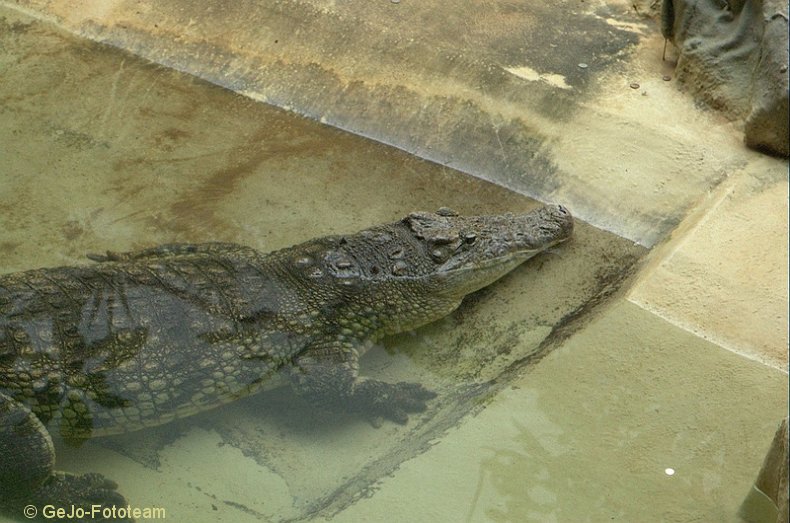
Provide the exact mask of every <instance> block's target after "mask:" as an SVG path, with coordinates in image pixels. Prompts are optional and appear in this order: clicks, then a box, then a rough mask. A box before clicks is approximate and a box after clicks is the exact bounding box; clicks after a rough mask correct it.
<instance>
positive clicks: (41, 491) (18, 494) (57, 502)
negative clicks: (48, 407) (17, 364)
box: [0, 393, 130, 523]
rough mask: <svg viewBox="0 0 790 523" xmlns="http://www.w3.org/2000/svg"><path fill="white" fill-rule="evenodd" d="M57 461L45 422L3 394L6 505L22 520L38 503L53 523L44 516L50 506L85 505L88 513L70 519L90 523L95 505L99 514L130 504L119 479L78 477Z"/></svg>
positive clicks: (0, 486) (0, 425)
mask: <svg viewBox="0 0 790 523" xmlns="http://www.w3.org/2000/svg"><path fill="white" fill-rule="evenodd" d="M54 464H55V448H54V447H53V445H52V439H51V438H50V436H49V433H48V432H47V429H46V428H45V427H44V425H43V424H42V423H41V421H40V420H39V419H38V418H37V417H36V416H35V414H33V413H32V412H31V411H30V409H28V408H27V407H25V406H24V405H22V404H21V403H19V402H16V401H14V400H13V399H11V398H10V397H8V396H7V395H5V394H3V393H0V509H2V510H3V511H4V512H6V513H7V514H9V515H10V516H15V517H19V518H20V519H21V515H22V514H23V513H24V514H25V515H26V516H28V515H29V513H27V512H23V511H24V510H25V507H27V506H28V505H32V506H33V507H35V509H36V511H37V512H38V517H40V518H42V519H41V521H53V519H43V514H42V510H43V509H44V506H45V505H52V506H53V507H55V508H63V509H65V510H66V511H68V512H70V511H71V507H72V506H74V507H78V508H82V509H84V510H85V511H86V513H85V515H86V517H85V519H79V518H76V519H75V518H71V519H69V520H68V521H75V522H78V523H81V522H86V523H87V522H88V521H97V519H95V518H93V517H91V514H92V511H91V508H92V507H94V506H98V508H99V512H97V513H101V509H103V508H104V507H112V506H117V507H125V506H126V500H125V499H124V497H123V496H121V495H120V494H119V493H118V492H117V491H116V490H115V489H116V485H115V483H113V482H112V481H110V480H108V479H106V478H105V477H104V476H102V475H101V474H84V475H82V476H76V475H73V474H67V473H64V472H58V471H55V470H54V469H53V466H54ZM28 510H30V509H29V507H28ZM54 521H59V520H57V519H55V520H54ZM98 521H108V520H106V519H99V520H98ZM114 521H130V520H129V519H117V520H114Z"/></svg>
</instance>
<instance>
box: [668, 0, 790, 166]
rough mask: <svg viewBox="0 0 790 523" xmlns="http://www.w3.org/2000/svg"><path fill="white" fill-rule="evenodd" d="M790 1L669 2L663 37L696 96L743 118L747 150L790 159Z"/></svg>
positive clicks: (694, 0) (679, 78)
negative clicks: (789, 23) (673, 48)
mask: <svg viewBox="0 0 790 523" xmlns="http://www.w3.org/2000/svg"><path fill="white" fill-rule="evenodd" d="M787 17H788V1H787V0H764V1H762V0H740V1H737V2H722V1H719V0H680V1H678V0H664V2H663V4H662V13H661V18H662V32H663V34H664V36H665V37H666V38H669V39H671V40H672V41H673V42H674V43H675V45H676V46H677V48H678V53H679V56H678V62H677V76H678V80H679V81H680V82H682V83H683V84H684V85H685V86H686V87H687V88H688V89H689V90H690V91H691V92H692V93H693V94H694V95H695V96H696V97H698V98H700V99H701V100H703V101H705V102H706V103H707V104H708V105H710V106H711V107H713V108H715V109H719V110H721V111H723V112H724V113H725V114H727V115H728V116H729V117H731V118H733V119H737V120H744V119H745V142H746V144H747V145H748V146H749V147H752V148H755V149H758V150H762V151H765V152H768V153H770V154H775V155H780V156H784V157H787V156H788V154H790V153H789V151H790V149H789V147H790V146H789V145H788V144H789V142H790V132H789V131H788V116H789V113H788V26H787Z"/></svg>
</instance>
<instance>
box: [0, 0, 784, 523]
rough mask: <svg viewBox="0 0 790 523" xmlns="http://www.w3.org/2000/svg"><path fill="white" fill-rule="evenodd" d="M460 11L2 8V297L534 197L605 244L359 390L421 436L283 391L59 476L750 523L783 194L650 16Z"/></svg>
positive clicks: (314, 506)
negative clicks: (385, 382) (710, 104)
mask: <svg viewBox="0 0 790 523" xmlns="http://www.w3.org/2000/svg"><path fill="white" fill-rule="evenodd" d="M468 4H469V3H468V2H463V3H462V2H449V3H448V2H443V3H441V8H439V4H438V3H434V2H427V3H426V2H421V3H419V4H416V3H412V2H409V1H403V2H401V3H399V4H395V3H391V2H385V1H381V2H370V1H366V2H363V1H349V2H344V3H342V4H339V3H338V4H336V3H334V2H329V1H325V2H322V1H301V2H299V1H285V2H280V3H276V4H271V5H269V4H267V5H258V4H257V3H254V2H242V3H237V4H235V5H236V7H235V8H227V7H222V8H221V5H220V3H212V2H199V3H192V2H189V1H178V2H168V3H164V2H162V3H139V2H133V1H104V2H98V1H95V2H90V1H66V0H50V1H44V0H21V1H18V2H13V3H7V2H0V5H6V8H3V10H0V18H2V19H3V21H2V22H0V36H1V37H2V46H0V48H2V49H3V53H2V55H0V71H1V72H2V75H1V76H0V98H2V100H3V105H2V108H0V112H1V114H3V115H4V117H3V121H2V122H0V133H2V136H1V138H2V139H0V153H1V156H0V169H1V170H2V173H3V182H2V184H1V185H0V195H2V197H1V199H0V206H2V209H3V213H2V220H3V227H2V230H3V232H2V236H0V245H1V246H2V251H1V253H0V254H1V255H2V261H3V265H2V268H3V271H4V272H10V271H14V270H23V269H26V268H30V267H32V266H47V265H59V264H73V263H82V256H83V254H84V253H85V252H90V251H102V250H105V249H111V250H128V249H131V248H135V247H140V246H142V245H143V244H145V245H148V244H152V243H159V242H166V241H176V240H177V241H206V240H212V239H216V240H226V241H238V242H240V243H246V244H249V245H252V246H253V247H256V248H259V249H261V250H264V251H265V250H271V249H274V248H279V247H283V246H287V245H289V244H292V243H294V241H295V238H296V239H298V240H301V239H305V238H309V237H312V236H315V235H319V234H325V233H329V232H338V231H353V230H355V229H358V228H361V227H364V226H367V225H369V224H371V223H377V222H381V221H386V220H390V219H396V218H397V217H398V216H400V215H402V214H403V213H404V212H408V211H410V210H412V209H416V208H427V209H431V208H437V207H439V206H441V205H449V206H451V207H455V208H458V210H460V211H463V212H470V213H472V212H497V211H502V210H506V209H510V210H518V209H522V208H528V207H530V206H533V205H535V202H534V201H532V200H530V199H529V198H526V196H529V197H532V198H535V199H538V200H541V201H560V202H562V203H566V204H567V205H568V206H569V207H570V208H571V209H572V211H573V212H574V214H575V215H576V216H578V217H580V218H581V219H582V220H583V221H584V222H586V224H589V226H588V225H586V224H585V223H580V224H579V225H580V226H579V229H578V232H577V237H576V238H575V240H574V242H573V243H572V244H569V245H568V246H567V247H568V248H567V249H565V250H563V251H561V252H559V253H557V254H558V256H553V257H549V258H548V259H547V260H546V261H545V262H538V263H533V264H530V265H529V266H526V267H524V269H523V270H521V271H518V272H517V273H514V275H512V276H511V277H509V278H507V279H506V280H504V281H502V282H501V283H500V284H498V285H497V286H495V287H494V288H492V289H490V290H488V291H485V292H483V293H481V294H480V295H478V296H475V299H473V300H470V301H469V302H467V303H465V305H464V307H463V308H462V309H461V310H460V311H459V312H458V313H457V314H455V315H454V316H453V317H451V318H449V319H448V320H446V321H444V322H439V324H437V325H434V326H431V327H429V328H428V329H422V330H421V331H420V332H418V333H417V334H416V335H407V336H402V337H400V338H396V339H392V340H388V341H387V342H386V343H385V345H384V346H383V347H380V348H378V349H377V350H376V351H374V352H373V353H372V354H371V355H369V356H368V357H367V358H366V360H365V362H364V365H365V367H366V371H367V373H369V374H371V375H382V376H389V377H391V378H393V379H407V378H410V379H414V376H417V377H419V379H420V381H426V382H429V383H433V384H434V385H435V386H436V387H437V388H438V389H439V390H440V392H441V393H442V394H441V397H442V398H445V399H444V400H442V401H439V402H437V405H436V406H435V407H434V408H432V410H431V411H429V413H427V414H426V416H424V417H422V418H415V419H414V420H412V423H410V425H408V426H407V427H406V428H400V427H392V426H388V425H385V426H383V427H382V428H379V429H374V428H372V427H369V426H367V425H365V424H364V423H361V422H359V421H358V420H353V419H341V420H326V419H322V418H320V417H319V418H317V419H316V418H315V415H311V414H310V410H309V409H306V408H305V407H304V406H299V405H294V404H293V401H292V398H290V397H289V396H288V395H287V394H285V393H283V392H282V391H280V392H274V393H273V394H272V395H270V396H266V397H265V398H264V399H256V398H251V399H249V400H247V401H243V402H239V405H234V406H232V407H231V408H230V409H223V412H221V413H211V414H210V415H208V416H202V417H198V418H197V419H195V420H191V421H190V422H189V423H187V424H184V425H179V426H176V427H175V428H173V427H170V428H166V429H162V430H159V431H156V430H155V431H149V432H148V434H147V435H146V436H145V439H144V442H143V443H140V440H141V437H140V436H139V434H134V435H130V436H129V437H128V438H125V439H124V438H120V439H118V440H112V441H109V442H104V443H101V444H98V443H97V444H94V443H91V444H89V445H88V446H87V448H84V449H78V450H74V449H68V448H64V449H62V453H61V454H60V456H59V459H60V460H61V463H62V466H63V467H64V468H68V469H69V470H77V471H88V470H98V471H101V472H103V473H105V474H107V475H108V476H111V477H113V478H114V479H116V480H117V481H118V482H119V483H120V484H121V485H122V488H123V490H124V493H125V494H126V495H127V497H128V498H129V499H130V500H132V502H133V503H134V504H135V505H137V506H165V507H166V508H167V510H168V517H169V518H170V517H173V518H175V519H176V520H179V516H180V515H185V514H186V515H188V518H189V519H190V520H191V521H267V520H271V521H279V520H295V519H296V520H303V519H310V518H315V519H321V518H331V519H334V520H338V521H371V520H383V518H385V517H386V519H387V520H389V521H414V520H422V521H459V520H466V521H488V520H491V521H538V522H542V521H560V522H564V521H571V522H572V521H612V520H615V521H736V519H735V516H734V515H733V514H734V512H735V509H736V508H737V505H738V503H739V502H740V499H741V498H742V497H743V496H744V495H745V494H746V492H747V491H748V489H749V486H750V483H751V481H752V480H753V477H754V476H755V475H756V473H757V470H758V469H759V466H760V463H761V461H762V456H763V454H764V453H765V451H766V450H767V448H768V445H769V443H770V440H771V437H772V435H773V431H774V429H775V427H776V425H777V424H778V422H779V420H780V419H781V418H782V417H783V416H785V415H786V412H787V403H788V402H787V394H788V388H787V367H788V356H787V349H788V334H787V322H788V315H787V302H788V279H787V273H788V240H787V238H788V221H787V212H788V209H787V206H788V204H787V202H788V179H787V168H788V165H787V162H784V161H780V160H775V159H770V158H766V157H764V156H761V155H759V154H757V153H754V152H751V151H749V150H747V149H746V148H744V147H743V145H742V144H741V143H740V138H739V137H740V133H739V132H738V129H737V128H736V126H735V125H734V124H732V123H730V122H727V121H724V120H723V119H721V118H719V117H718V116H717V115H716V114H711V113H707V112H702V111H700V110H698V109H697V108H695V106H694V103H693V101H691V100H689V99H688V98H687V97H686V96H685V95H684V94H683V93H680V92H678V91H677V90H676V88H675V86H674V85H673V82H672V81H665V80H663V78H662V77H663V76H664V75H671V73H672V70H671V63H666V62H663V63H662V62H661V59H660V55H661V47H662V45H663V41H662V40H661V39H660V37H659V35H658V34H657V30H656V27H655V25H654V23H653V22H652V21H651V20H650V19H648V18H643V17H641V16H639V14H637V13H634V11H633V9H632V8H631V3H630V2H614V1H608V2H559V3H558V4H557V5H556V6H553V7H552V8H551V9H549V8H548V7H543V4H539V5H537V4H536V5H529V6H521V5H516V4H512V3H507V2H495V1H492V2H478V3H474V4H473V5H468ZM224 5H225V4H222V6H224ZM23 12H25V13H27V15H32V16H33V18H32V19H31V18H28V16H27V15H26V14H24V13H23ZM36 19H38V20H47V21H49V23H44V22H41V21H34V20H36ZM56 25H59V26H60V27H61V28H62V29H65V30H66V31H68V32H71V33H75V34H76V35H78V36H79V37H81V38H86V39H87V40H85V39H78V38H73V37H70V36H68V35H67V34H65V33H64V32H62V31H61V30H58V29H56V28H55V26H56ZM89 40H98V41H100V42H107V43H110V44H112V45H115V46H118V47H121V48H122V49H126V50H129V51H131V52H132V53H133V54H134V55H138V56H142V57H144V58H147V59H149V60H152V61H154V62H155V64H148V63H145V62H144V61H141V60H139V59H138V58H136V56H134V55H129V54H125V53H122V52H119V51H116V50H112V49H108V48H105V47H101V46H97V45H96V44H93V43H91V42H90V41H89ZM670 57H671V52H670ZM156 64H164V65H165V66H167V67H166V68H165V67H160V66H157V65H156ZM580 64H583V65H586V67H581V66H580ZM173 69H177V70H180V71H185V72H188V73H190V74H192V75H194V76H195V77H199V78H204V79H207V80H209V81H211V82H213V83H216V84H219V85H222V86H225V87H229V88H231V89H234V90H236V91H237V92H240V93H242V94H244V95H245V96H244V97H242V96H238V95H233V94H231V93H229V92H227V91H224V90H222V89H219V88H216V87H212V86H210V85H207V84H205V83H204V82H200V81H197V80H195V79H193V78H190V77H189V76H185V75H181V74H178V73H177V72H175V71H173ZM631 84H638V86H637V87H636V88H633V87H632V85H631ZM253 100H263V101H267V102H269V103H271V104H274V105H276V106H280V107H284V108H286V109H288V110H289V111H291V114H289V113H286V112H283V111H278V110H275V109H271V108H268V107H266V106H265V105H261V104H258V103H255V102H254V101H253ZM292 113H298V114H303V115H306V116H308V117H311V118H313V119H316V120H320V121H322V122H324V123H328V124H330V125H331V126H335V127H337V128H341V129H346V130H350V131H353V132H354V133H358V134H361V135H363V136H369V137H373V138H375V139H376V140H379V141H382V142H384V143H388V144H392V145H395V146H396V147H397V148H400V149H403V150H405V151H408V152H410V153H413V154H415V155H417V156H419V157H422V158H426V159H429V160H434V161H436V162H438V164H437V163H431V162H427V161H424V160H421V159H419V158H416V157H414V156H412V155H409V154H406V153H404V152H403V151H399V150H397V149H395V148H391V147H386V146H383V145H380V144H377V143H375V142H373V141H370V140H365V139H360V138H358V137H355V136H352V135H349V134H347V133H344V132H342V131H339V130H337V129H332V128H331V127H326V126H321V125H317V124H315V123H313V122H310V121H308V120H303V119H300V118H298V117H296V116H294V114H292ZM453 168H455V169H458V170H460V171H465V172H467V173H470V174H472V175H474V177H468V176H465V175H463V174H462V172H458V171H456V170H454V169H453ZM482 180H488V181H491V182H494V183H493V184H492V183H486V182H484V181H482ZM262 208H263V209H265V211H264V212H260V209H262ZM338 208H343V209H344V210H345V212H342V213H338V212H337V209H338ZM306 210H307V211H306ZM31 231H34V232H35V233H34V234H31ZM31 237H32V238H35V239H34V240H33V241H31ZM31 260H32V261H31ZM536 262H537V260H536ZM636 271H638V273H636ZM599 303H602V305H597V304H599ZM596 305H597V306H596ZM525 318H526V319H527V320H528V321H524V319H525ZM470 332H472V333H473V332H482V333H485V335H486V336H485V337H477V338H476V337H474V336H470V335H469V334H468V333H470ZM426 348H428V349H429V350H427V351H426ZM535 356H537V357H540V358H542V359H540V362H539V363H534V362H533V360H532V359H531V358H533V357H535ZM537 357H535V358H534V359H538V358H537ZM481 383H486V384H489V385H487V387H486V389H485V390H484V391H483V392H480V391H479V390H478V389H475V388H474V387H475V386H479V385H480V384H481ZM464 387H472V389H470V390H475V391H477V392H474V394H473V395H472V396H468V395H465V394H467V393H466V392H465V390H466V389H464ZM470 397H473V398H474V402H473V405H472V406H470V404H469V401H468V400H469V398H470ZM272 405H276V406H277V408H271V406H272ZM262 411H263V412H262ZM316 427H320V433H318V434H317V433H316V431H315V429H316ZM135 442H137V443H135ZM86 455H87V456H89V457H90V459H86V458H85V456H86ZM667 468H673V469H674V470H675V471H676V473H675V474H674V475H673V476H668V475H667V474H666V473H665V469H667ZM305 471H309V472H307V473H306V472H305ZM152 485H153V486H155V488H152ZM261 493H265V495H261ZM181 519H183V518H181Z"/></svg>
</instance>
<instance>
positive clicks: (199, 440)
mask: <svg viewBox="0 0 790 523" xmlns="http://www.w3.org/2000/svg"><path fill="white" fill-rule="evenodd" d="M0 45H1V46H2V47H3V48H4V50H5V52H4V57H5V60H6V67H5V70H4V74H3V82H2V83H1V84H0V100H2V102H3V104H2V111H3V114H4V118H3V119H2V121H0V171H2V172H3V173H4V178H3V183H2V184H1V185H0V201H2V202H3V206H4V207H3V213H2V215H1V216H0V220H2V228H0V242H1V243H0V244H2V245H3V246H4V247H6V249H5V250H3V251H2V252H0V263H1V265H0V267H2V271H3V272H11V271H17V270H24V269H28V268H33V267H39V266H54V265H62V264H82V263H86V260H85V258H84V255H85V253H86V252H102V251H104V250H107V249H109V250H117V251H125V250H132V249H136V248H141V247H145V246H150V245H154V244H158V243H164V242H190V241H194V242H202V241H208V240H222V241H233V242H239V243H243V244H247V245H250V246H253V247H255V248H257V249H260V250H262V251H268V250H273V249H277V248H280V247H285V246H288V245H292V244H294V243H297V242H299V241H302V240H305V239H308V238H311V237H314V236H318V235H322V234H327V233H339V232H350V231H354V230H356V229H359V228H362V227H365V226H368V225H371V224H374V223H380V222H385V221H390V220H393V219H397V218H398V217H400V216H403V215H404V214H406V213H407V212H409V211H411V210H415V209H436V208H438V207H440V206H450V207H454V208H456V209H457V210H458V211H461V212H463V213H496V212H500V211H505V210H511V211H520V210H526V209H529V208H532V207H535V206H536V205H537V203H536V202H534V201H532V200H529V199H527V198H525V197H523V196H521V195H518V194H516V193H513V192H510V191H507V190H505V189H503V188H501V187H498V186H495V185H493V184H489V183H486V182H484V181H481V180H479V179H474V178H471V177H467V176H464V175H462V174H461V173H458V172H454V171H451V170H449V169H447V168H445V167H443V166H441V165H437V164H433V163H430V162H427V161H424V160H420V159H418V158H415V157H413V156H410V155H408V154H406V153H404V152H402V151H399V150H397V149H394V148H391V147H387V146H384V145H381V144H379V143H376V142H373V141H371V140H366V139H363V138H359V137H357V136H353V135H350V134H348V133H344V132H342V131H339V130H337V129H333V128H330V127H326V126H322V125H320V124H318V123H316V122H313V121H310V120H307V119H304V118H300V117H297V116H294V115H293V114H290V113H286V112H284V111H282V110H279V109H275V108H272V107H270V106H265V105H261V104H257V103H255V102H253V101H251V100H249V99H248V98H245V97H242V96H239V95H236V94H233V93H230V92H228V91H226V90H223V89H221V88H218V87H216V86H213V85H210V84H207V83H205V82H203V81H200V80H196V79H194V78H193V77H189V76H186V75H182V74H179V73H176V72H174V71H172V70H168V69H164V68H161V67H160V66H157V65H155V64H152V63H148V62H144V61H142V60H140V59H138V58H135V57H133V56H130V55H128V54H125V53H122V52H119V51H117V50H113V49H110V48H106V47H102V46H100V45H97V44H93V43H87V42H84V41H76V40H74V39H73V38H71V37H69V36H66V35H64V34H61V33H59V32H57V31H53V30H52V29H51V28H49V27H47V26H46V25H44V24H41V23H39V22H30V21H29V20H20V19H13V18H11V17H10V16H8V17H6V18H5V19H4V20H2V21H0ZM11 63H13V65H14V66H13V67H10V66H8V64H11ZM644 253H645V249H644V248H643V247H639V246H635V245H634V244H633V243H632V242H630V241H628V240H624V239H622V238H619V237H617V236H615V235H612V234H610V233H606V232H602V231H600V230H598V229H595V228H593V227H590V226H587V225H585V224H583V223H579V224H578V228H577V233H576V236H575V238H574V239H573V240H572V241H571V242H570V243H567V244H565V245H563V246H561V247H559V248H557V249H556V251H555V252H552V253H547V254H545V255H542V256H541V257H539V258H536V259H534V260H532V261H530V262H529V263H528V264H526V265H525V266H523V267H522V268H520V269H519V270H517V271H516V272H514V273H512V274H511V275H510V276H508V277H507V278H506V279H504V280H502V281H501V282H499V283H498V284H496V285H495V286H494V287H492V288H490V289H487V290H485V291H483V292H481V293H479V294H477V295H475V296H472V297H470V299H469V300H467V301H466V302H465V304H464V305H463V306H462V307H461V309H459V310H458V311H457V312H456V313H454V314H453V315H452V316H451V317H449V318H447V319H445V320H443V321H441V322H439V323H437V324H435V325H432V326H429V327H427V328H425V329H421V330H419V331H417V332H415V333H413V334H408V335H404V336H401V337H399V338H396V339H389V340H387V341H386V342H385V343H384V344H382V345H380V346H378V347H375V348H374V349H373V350H372V351H371V352H370V353H369V354H367V355H366V356H365V357H364V358H363V361H362V370H363V373H364V374H365V375H368V376H376V377H381V378H386V379H388V380H391V381H395V380H407V381H419V382H421V383H424V384H426V385H428V386H430V387H432V388H434V389H436V390H437V391H438V392H439V393H440V395H439V398H437V399H436V400H435V401H433V402H431V405H430V408H429V410H428V411H427V412H426V413H424V414H422V415H416V416H413V417H412V420H411V422H410V423H409V424H408V425H406V426H404V427H401V426H396V425H393V424H390V423H385V424H384V425H382V426H381V427H380V428H374V427H372V426H371V425H370V424H369V423H367V422H365V421H363V420H359V419H355V418H352V417H350V416H338V415H334V414H331V413H325V412H317V411H316V410H315V409H312V408H311V407H310V406H308V405H305V404H304V403H302V402H301V401H300V400H298V399H297V398H295V397H294V396H293V395H292V394H291V393H290V391H288V390H287V389H276V390H273V391H268V392H265V393H263V394H261V395H258V396H256V397H252V398H247V399H245V400H242V401H239V402H237V403H236V404H233V405H230V406H228V407H227V408H223V409H220V410H217V411H213V412H208V413H204V414H202V415H199V416H196V417H194V418H193V419H190V420H187V421H184V422H180V423H177V424H173V425H170V426H167V427H163V428H161V429H154V430H151V431H146V432H145V433H138V434H131V435H127V436H124V437H121V438H115V439H113V440H106V441H105V442H104V443H101V442H99V441H97V442H90V443H89V444H87V445H86V446H85V447H84V448H82V449H61V455H60V460H61V464H62V466H64V467H66V468H69V469H70V470H74V471H89V470H92V471H100V472H103V473H105V474H106V475H108V476H109V477H112V478H113V479H115V480H116V481H118V482H119V483H120V485H121V488H122V489H123V491H124V493H125V494H126V495H127V496H128V498H129V499H130V500H131V501H133V502H134V503H135V504H136V505H140V506H144V505H146V506H164V507H166V508H168V510H169V511H170V512H169V514H171V515H172V516H171V517H173V518H175V519H182V518H183V517H189V519H190V520H193V521H217V520H221V519H222V518H225V519H228V520H234V521H257V520H260V519H273V520H288V519H298V518H304V517H308V516H310V515H315V514H319V515H325V514H332V513H336V512H337V511H339V510H342V509H343V507H346V506H348V505H349V504H350V503H352V502H353V501H354V500H355V499H357V498H359V497H360V496H365V495H369V494H370V493H371V492H372V491H373V490H375V484H376V481H378V480H379V479H380V478H381V477H382V476H384V475H386V474H389V473H391V472H392V471H393V470H395V469H396V468H397V467H398V466H399V465H400V464H401V463H402V462H403V461H404V460H406V459H409V458H411V457H414V456H416V455H419V454H420V453H422V452H424V451H425V450H426V449H428V448H430V446H431V445H432V444H433V442H435V440H436V439H437V438H441V437H442V436H443V435H444V434H445V433H446V431H447V430H449V429H450V428H451V427H454V426H455V425H457V424H458V422H459V421H460V420H461V419H462V418H463V417H464V416H466V415H467V414H468V413H470V412H472V411H474V410H475V409H478V408H479V407H480V405H482V404H483V403H484V402H486V401H489V400H490V398H491V397H492V396H493V394H495V393H496V392H497V391H498V390H499V389H500V388H501V387H502V386H504V385H505V384H507V383H508V382H510V381H511V380H512V379H514V378H515V377H516V376H518V375H519V374H520V373H521V372H523V370H524V369H525V368H527V367H529V366H530V365H532V364H533V363H534V362H535V361H537V360H538V359H540V358H541V357H543V356H544V355H545V354H547V353H548V352H549V351H550V350H551V349H552V348H554V347H555V346H557V344H558V343H559V342H560V341H562V340H563V339H565V337H567V335H569V334H570V333H571V332H572V331H573V329H574V328H575V327H574V326H578V325H581V324H583V323H584V320H585V318H586V317H587V316H588V314H589V309H590V307H591V305H592V304H595V303H597V301H599V300H601V299H604V298H605V297H606V296H608V295H609V294H610V293H611V292H613V291H614V290H615V289H616V288H617V287H618V285H619V284H620V283H622V281H623V279H624V278H626V277H627V276H628V275H629V271H630V269H631V268H632V267H633V266H634V264H635V263H636V262H637V261H638V259H639V258H640V257H641V256H642V255H643V254H644ZM141 442H142V443H141ZM108 449H112V451H111V452H110V451H108ZM209 458H210V459H209ZM228 485H237V487H234V488H235V490H234V488H230V487H229V486H228ZM427 488H430V485H427V486H426V489H427Z"/></svg>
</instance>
